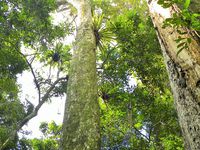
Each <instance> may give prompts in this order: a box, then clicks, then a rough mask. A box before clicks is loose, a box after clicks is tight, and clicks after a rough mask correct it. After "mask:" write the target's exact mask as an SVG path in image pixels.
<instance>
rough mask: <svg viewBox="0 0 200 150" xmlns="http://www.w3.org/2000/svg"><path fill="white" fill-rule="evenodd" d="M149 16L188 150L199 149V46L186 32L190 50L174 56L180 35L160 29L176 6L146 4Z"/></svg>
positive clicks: (189, 33) (154, 2)
mask: <svg viewBox="0 0 200 150" xmlns="http://www.w3.org/2000/svg"><path fill="white" fill-rule="evenodd" d="M148 5H149V10H150V15H151V18H152V21H153V23H154V25H155V29H156V30H157V35H158V39H159V41H160V44H161V47H162V50H163V55H164V59H165V63H166V66H167V69H168V73H169V78H170V84H171V89H172V92H173V95H174V103H175V107H176V110H177V114H178V118H179V123H180V126H181V129H182V134H183V137H184V140H185V148H186V149H187V150H199V149H200V45H199V43H198V42H197V41H196V40H195V38H194V36H192V34H191V32H189V30H187V29H180V30H182V32H185V31H187V32H188V33H187V34H185V35H181V36H184V37H185V38H191V39H192V43H191V44H190V45H189V49H184V50H183V51H181V52H180V53H179V55H178V56H177V52H178V48H177V43H176V42H175V40H176V39H177V38H178V36H180V35H179V34H178V32H177V31H176V30H175V29H174V28H170V27H167V28H165V29H164V28H162V25H163V21H164V20H165V19H166V18H169V17H171V16H172V14H173V13H174V12H175V6H173V7H171V8H168V9H163V8H162V7H161V6H159V5H158V4H157V1H156V0H150V1H148Z"/></svg>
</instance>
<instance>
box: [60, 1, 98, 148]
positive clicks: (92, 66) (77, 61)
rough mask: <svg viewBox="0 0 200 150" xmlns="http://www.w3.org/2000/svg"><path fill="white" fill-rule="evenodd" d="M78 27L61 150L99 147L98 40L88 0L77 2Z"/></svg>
mask: <svg viewBox="0 0 200 150" xmlns="http://www.w3.org/2000/svg"><path fill="white" fill-rule="evenodd" d="M77 7H78V8H77V11H78V21H77V22H78V27H77V35H76V42H75V44H74V49H73V56H72V60H71V63H70V65H71V66H70V72H69V82H68V87H67V99H66V104H65V113H64V121H63V137H62V140H61V149H62V150H99V149H100V131H99V105H98V101H97V77H96V52H95V50H96V42H95V37H94V32H93V23H92V15H91V7H90V2H89V0H78V1H77Z"/></svg>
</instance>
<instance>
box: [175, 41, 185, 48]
mask: <svg viewBox="0 0 200 150" xmlns="http://www.w3.org/2000/svg"><path fill="white" fill-rule="evenodd" d="M185 44H186V42H182V43H180V44H178V45H177V48H180V47H183V46H184V45H185Z"/></svg>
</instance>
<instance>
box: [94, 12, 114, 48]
mask: <svg viewBox="0 0 200 150" xmlns="http://www.w3.org/2000/svg"><path fill="white" fill-rule="evenodd" d="M106 24H107V22H106V19H105V18H104V15H103V14H101V15H96V14H93V29H94V35H95V39H96V45H97V49H99V50H100V51H102V50H103V49H104V48H105V47H107V45H108V44H109V43H111V42H112V40H114V39H115V36H114V34H113V33H112V32H111V31H109V29H108V28H107V27H106Z"/></svg>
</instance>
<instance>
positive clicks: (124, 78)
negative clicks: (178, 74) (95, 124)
mask: <svg viewBox="0 0 200 150" xmlns="http://www.w3.org/2000/svg"><path fill="white" fill-rule="evenodd" d="M174 3H176V4H178V6H179V7H180V9H181V13H179V14H178V13H177V14H176V15H175V16H174V18H171V19H169V20H167V21H166V24H165V26H173V27H174V28H176V27H178V26H185V27H189V28H192V29H194V30H196V31H197V34H198V32H199V31H200V23H199V16H200V15H199V14H198V13H199V12H198V11H199V10H200V9H199V8H200V3H199V2H197V1H191V2H190V1H188V0H186V1H185V0H177V1H176V0H174V1H163V0H159V4H161V5H162V6H163V7H169V6H171V5H172V4H174ZM187 5H188V6H187ZM55 10H57V12H62V11H66V10H67V12H68V13H69V18H68V19H66V20H67V21H64V22H62V23H60V24H58V25H55V24H53V23H52V22H53V17H52V13H55ZM92 15H93V24H94V34H95V37H96V44H97V50H96V53H97V56H96V64H97V75H98V81H97V83H98V96H99V97H98V101H99V105H100V127H101V130H100V132H101V149H102V150H126V149H130V150H145V149H149V150H163V149H164V150H165V149H166V150H182V149H184V146H183V139H182V134H181V130H180V127H179V124H178V118H177V115H176V110H175V108H174V103H173V96H172V94H171V90H170V85H169V79H168V74H167V71H166V67H165V65H164V60H163V56H162V51H161V48H160V45H159V41H158V40H157V35H156V32H155V28H154V25H153V23H152V21H151V18H150V16H149V11H148V7H147V4H146V1H143V0H140V1H139V0H121V1H120V0H112V1H111V0H93V1H92ZM76 16H77V10H76V9H75V8H74V7H73V6H72V5H71V4H70V3H68V2H67V3H63V2H62V1H55V0H29V1H23V0H1V1H0V149H1V150H9V149H13V150H26V149H27V150H28V149H34V150H56V149H58V148H59V141H60V138H61V133H62V132H61V129H62V125H59V124H57V123H56V122H55V121H52V122H50V123H47V122H42V123H41V126H40V131H41V132H42V134H43V137H42V138H34V139H28V138H27V136H26V135H27V134H28V132H27V131H24V130H22V127H23V126H26V125H27V122H28V121H29V120H30V119H32V118H33V117H35V116H36V115H37V113H38V111H39V109H40V107H42V105H43V104H44V103H46V102H49V103H50V102H51V101H52V98H53V97H61V96H64V95H65V94H66V88H67V81H68V72H69V67H70V60H71V54H72V51H73V50H72V46H73V43H67V42H66V37H68V36H71V35H73V34H74V33H75V32H76ZM181 17H182V18H184V17H185V19H182V18H181ZM188 22H190V23H188ZM177 40H180V41H181V40H182V39H181V37H180V39H177ZM178 44H179V43H177V45H178ZM188 44H190V39H186V42H184V43H183V44H182V45H180V44H179V45H178V46H179V47H180V51H179V52H181V50H182V48H183V45H184V46H185V48H187V45H188ZM35 64H40V65H41V66H42V67H44V68H47V69H46V70H45V71H44V70H42V69H38V68H37V67H36V66H37V65H35ZM24 71H29V72H31V74H32V76H33V78H34V81H33V83H34V86H35V88H36V89H37V92H38V93H37V94H38V95H36V99H38V104H33V102H32V101H31V99H28V98H26V99H21V97H20V94H21V93H23V91H22V89H21V88H20V84H19V83H18V82H17V78H18V75H20V74H23V72H24ZM80 76H81V74H80ZM24 82H26V81H24ZM30 92H31V91H30ZM49 111H51V110H49ZM47 117H48V113H47ZM19 133H20V136H19Z"/></svg>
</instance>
